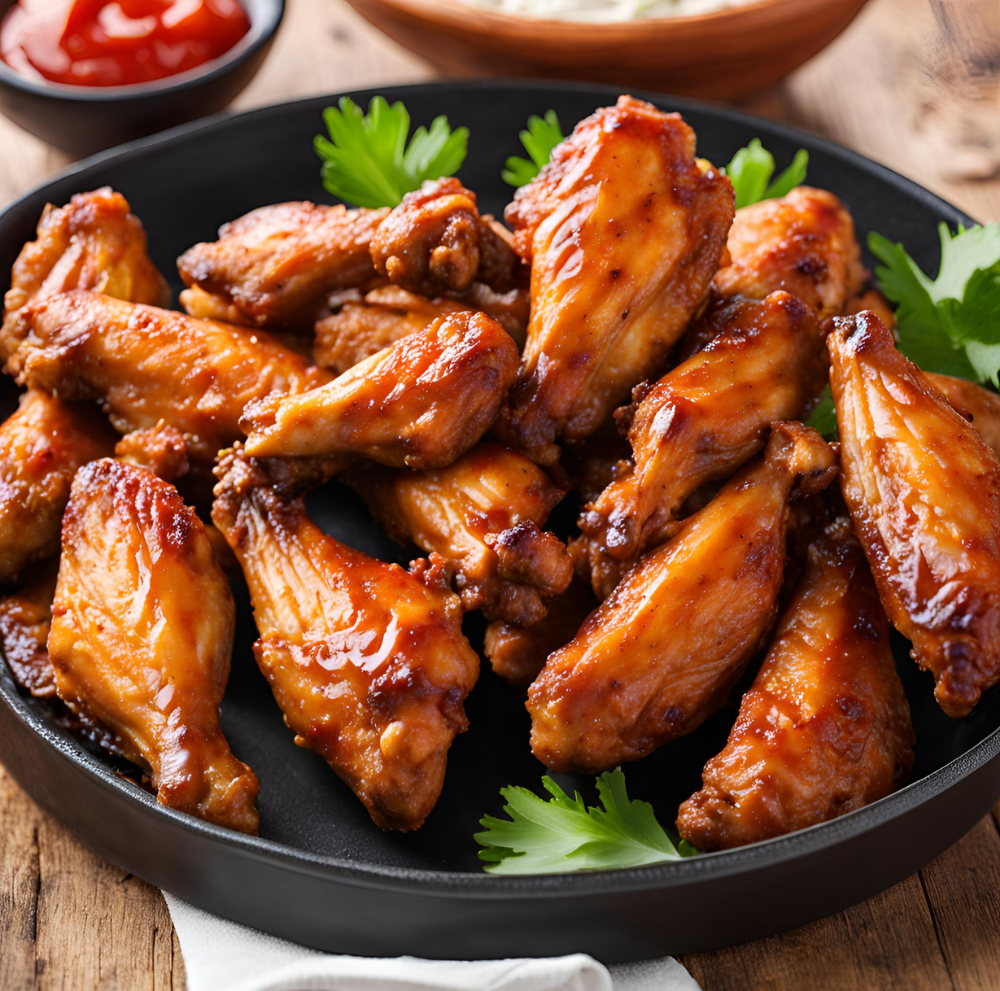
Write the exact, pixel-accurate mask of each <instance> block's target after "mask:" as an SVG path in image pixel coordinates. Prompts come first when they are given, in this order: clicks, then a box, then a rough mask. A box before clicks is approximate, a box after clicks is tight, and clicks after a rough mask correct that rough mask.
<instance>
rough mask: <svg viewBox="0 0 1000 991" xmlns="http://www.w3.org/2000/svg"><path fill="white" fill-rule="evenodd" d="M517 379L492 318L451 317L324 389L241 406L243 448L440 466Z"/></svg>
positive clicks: (509, 345) (481, 428) (489, 417)
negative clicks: (244, 444) (244, 437)
mask: <svg viewBox="0 0 1000 991" xmlns="http://www.w3.org/2000/svg"><path fill="white" fill-rule="evenodd" d="M516 374H517V348H516V347H515V346H514V342H513V341H512V340H511V339H510V335H509V334H507V332H506V331H504V330H503V328H502V327H501V326H500V325H499V324H498V323H496V321H494V320H491V319H490V318H489V317H487V316H486V315H485V314H482V313H473V312H471V311H468V310H466V311H463V312H460V313H453V314H449V315H447V316H445V317H443V318H441V319H438V320H435V321H434V322H433V323H432V324H431V325H430V326H428V327H426V328H425V329H424V330H422V331H420V332H418V333H416V334H411V335H410V336H409V337H405V338H403V340H401V341H397V342H396V343H395V344H394V345H392V347H389V348H386V349H385V350H384V351H380V352H379V353H378V354H375V355H372V356H371V357H370V358H367V359H366V360H365V361H362V362H360V363H358V364H357V365H355V366H354V367H353V368H351V369H350V370H349V371H347V372H345V373H344V374H343V375H341V376H340V377H339V378H337V379H335V380H334V381H332V382H330V383H329V384H328V385H325V386H323V387H322V388H319V389H314V390H313V391H312V392H309V393H307V394H303V395H284V396H279V395H274V396H271V397H270V398H269V399H266V400H263V401H261V402H257V403H254V404H252V405H251V406H249V407H247V409H246V411H245V412H244V414H243V417H242V418H241V420H240V425H241V426H242V427H243V430H244V431H245V432H246V434H247V441H246V451H247V453H248V454H250V455H252V456H255V457H258V456H263V457H275V456H281V457H306V456H309V457H325V458H336V459H342V460H343V461H344V463H345V464H346V463H350V462H351V461H354V460H357V459H359V458H367V459H370V460H372V461H377V462H379V463H380V464H386V465H389V466H391V467H396V468H402V467H410V468H437V467H443V466H444V465H448V464H451V463H452V462H453V461H454V460H455V459H456V458H457V457H459V456H460V455H461V454H463V453H464V452H465V451H467V450H469V448H471V447H472V446H473V444H475V443H476V442H477V441H478V440H479V438H480V437H482V435H483V434H484V433H485V432H486V430H488V429H489V427H490V425H491V424H492V423H493V421H494V420H495V419H496V415H497V412H498V410H499V408H500V404H501V403H502V402H503V396H504V393H505V392H506V391H507V388H508V386H509V385H510V383H511V382H512V381H513V380H514V376H515V375H516Z"/></svg>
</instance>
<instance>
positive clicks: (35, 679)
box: [0, 558, 59, 698]
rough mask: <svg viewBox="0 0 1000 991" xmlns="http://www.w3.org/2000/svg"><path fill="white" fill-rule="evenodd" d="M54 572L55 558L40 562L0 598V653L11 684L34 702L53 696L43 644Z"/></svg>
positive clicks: (49, 622)
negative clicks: (0, 652) (22, 690)
mask: <svg viewBox="0 0 1000 991" xmlns="http://www.w3.org/2000/svg"><path fill="white" fill-rule="evenodd" d="M58 570H59V568H58V561H56V559H55V558H51V559H49V560H48V561H44V562H43V563H41V564H38V565H36V566H35V567H34V568H32V569H31V570H30V571H29V572H28V573H27V575H25V580H24V584H23V585H22V586H21V587H20V588H18V589H17V590H15V591H13V592H9V593H7V594H6V595H4V596H2V597H0V650H2V651H3V656H4V660H5V661H6V662H7V666H8V667H9V668H10V673H11V674H12V675H13V677H14V681H16V682H17V684H19V685H20V686H21V687H22V688H25V689H27V690H28V691H29V692H31V694H32V695H34V696H36V697H37V698H53V697H54V696H55V694H56V680H55V671H53V669H52V662H51V661H49V652H48V649H47V648H46V643H47V641H48V639H49V627H50V626H51V625H52V600H53V598H55V594H56V574H57V573H58Z"/></svg>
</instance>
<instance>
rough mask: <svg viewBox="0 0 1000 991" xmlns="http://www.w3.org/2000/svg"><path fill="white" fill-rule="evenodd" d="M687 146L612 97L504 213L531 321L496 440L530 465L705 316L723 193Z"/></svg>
mask: <svg viewBox="0 0 1000 991" xmlns="http://www.w3.org/2000/svg"><path fill="white" fill-rule="evenodd" d="M694 144H695V137H694V132H693V131H692V130H691V128H690V127H688V125H687V124H685V123H684V121H683V120H681V118H680V117H679V116H678V115H677V114H665V113H661V112H660V111H659V110H657V109H656V108H655V107H653V106H651V105H650V104H648V103H642V102H640V101H638V100H633V99H632V98H631V97H625V96H623V97H622V98H621V99H620V100H619V101H618V104H617V106H614V107H606V108H604V109H602V110H598V111H597V113H595V114H594V115H592V116H591V117H588V118H587V119H586V120H584V121H581V122H580V123H579V124H578V125H577V126H576V129H575V130H574V131H573V134H572V135H571V136H570V137H569V138H567V139H566V140H565V141H564V142H563V143H562V144H560V145H559V146H558V147H557V148H556V149H555V150H554V151H553V153H552V159H551V161H550V162H549V164H548V165H547V166H546V167H545V168H544V169H543V170H542V172H541V174H540V175H539V176H538V177H537V178H536V179H535V180H534V181H533V182H531V183H529V184H528V185H527V186H523V187H522V188H521V189H519V190H518V191H517V193H516V195H515V198H514V202H513V203H512V204H511V205H510V206H509V207H508V208H507V213H506V218H507V220H508V222H509V223H510V224H511V225H512V226H513V228H514V230H515V232H516V234H515V238H516V245H517V248H518V250H519V252H520V253H521V255H522V257H523V258H524V259H525V260H526V261H530V263H531V320H530V323H529V326H528V340H527V344H526V345H525V349H524V354H523V357H522V360H521V368H520V372H519V375H518V381H517V383H516V384H515V386H514V388H513V389H512V390H511V393H510V398H509V409H508V410H506V412H505V415H504V416H503V417H502V418H501V420H500V422H499V424H498V436H499V437H500V439H501V440H503V441H504V442H505V443H507V444H509V445H510V446H511V447H514V448H515V449H518V450H522V451H524V452H525V453H527V454H528V455H529V456H530V457H531V458H532V459H533V460H536V461H539V462H540V463H545V464H548V463H553V462H554V461H556V460H557V459H558V457H559V449H558V447H557V446H556V445H555V443H554V442H555V441H556V440H557V439H560V438H563V439H567V440H578V439H581V438H584V437H587V436H589V435H590V434H592V433H593V432H594V431H595V430H597V429H598V428H599V427H600V426H601V424H602V423H603V422H604V421H605V420H606V419H607V418H608V416H609V415H610V413H611V411H612V410H613V409H614V408H615V407H616V406H618V405H619V404H620V403H621V402H622V401H623V400H624V399H626V398H627V396H628V394H629V390H630V389H631V388H632V387H633V386H634V385H636V384H638V382H639V381H641V380H642V379H643V378H645V377H647V376H648V375H650V374H652V373H653V372H655V371H656V369H657V368H658V367H659V366H660V365H661V364H662V363H663V362H664V360H665V359H666V357H667V355H668V353H669V350H670V348H671V346H672V345H673V343H674V342H675V341H676V340H677V338H678V337H679V336H680V335H681V334H682V333H683V331H684V328H685V327H686V326H687V324H688V323H689V322H690V320H691V318H692V316H693V315H695V314H696V313H697V311H698V310H699V309H700V308H701V307H702V306H703V305H704V303H705V300H706V299H707V296H708V291H709V285H710V283H711V280H712V276H713V275H714V274H715V270H716V268H717V266H718V264H719V259H720V258H721V256H722V252H723V250H724V248H725V242H726V235H727V233H728V231H729V226H730V223H731V222H732V219H733V191H732V187H731V186H730V184H729V181H728V180H727V179H726V178H725V177H724V176H723V175H721V174H720V173H719V172H717V171H716V170H715V169H713V168H712V167H711V166H710V165H709V164H708V163H706V162H700V161H698V160H697V159H696V158H695V153H694V152H695V149H694Z"/></svg>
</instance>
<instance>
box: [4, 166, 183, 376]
mask: <svg viewBox="0 0 1000 991" xmlns="http://www.w3.org/2000/svg"><path fill="white" fill-rule="evenodd" d="M69 289H93V290H94V291H95V292H103V293H106V294H107V295H108V296H114V297H115V298H117V299H130V300H132V301H133V302H136V303H151V304H153V305H154V306H166V305H167V302H168V300H169V298H170V292H169V290H168V289H167V283H166V282H165V281H164V278H163V276H162V275H160V273H159V272H158V271H157V269H156V266H155V265H154V264H153V263H152V262H151V261H150V259H149V255H148V254H146V232H145V231H144V230H143V229H142V224H141V223H139V220H138V218H137V217H134V216H133V215H132V214H131V213H130V212H129V205H128V201H127V200H126V199H125V197H124V196H122V195H121V193H116V192H113V191H112V190H111V189H109V188H108V187H107V186H105V187H103V188H101V189H97V190H95V191H94V192H92V193H79V194H77V195H76V196H74V197H73V198H72V199H71V200H70V201H69V203H67V204H66V206H62V207H54V206H52V204H51V203H50V204H49V205H48V206H46V207H45V210H44V212H43V213H42V219H41V220H39V222H38V238H37V240H35V241H29V242H28V243H27V244H26V245H25V246H24V247H23V248H22V249H21V253H20V254H19V255H18V256H17V261H15V262H14V268H13V270H12V271H11V278H10V289H8V290H7V294H6V295H5V296H4V319H5V320H7V319H9V318H10V317H11V316H12V315H13V314H14V313H16V311H17V310H19V309H20V308H21V307H22V306H25V305H27V304H28V303H29V302H31V301H32V300H39V299H45V298H46V297H47V296H54V295H55V294H56V293H60V292H66V291H67V290H69ZM0 340H3V341H4V342H6V341H8V340H9V338H8V337H7V335H2V336H0ZM7 346H8V345H7V344H6V343H4V344H3V345H2V348H3V349H2V350H0V358H2V359H4V360H6V359H7V358H8V357H9V354H10V352H9V350H6V348H7Z"/></svg>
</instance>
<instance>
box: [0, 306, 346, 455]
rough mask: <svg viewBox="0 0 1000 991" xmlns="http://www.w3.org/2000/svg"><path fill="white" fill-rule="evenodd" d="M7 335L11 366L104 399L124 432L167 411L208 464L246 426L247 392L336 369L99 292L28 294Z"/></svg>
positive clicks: (294, 388)
mask: <svg viewBox="0 0 1000 991" xmlns="http://www.w3.org/2000/svg"><path fill="white" fill-rule="evenodd" d="M0 339H2V341H3V344H4V345H5V346H6V348H7V353H8V354H10V359H9V361H8V363H7V368H6V370H7V371H8V372H9V373H11V374H13V375H14V376H15V377H16V378H17V380H18V382H19V383H20V384H22V385H27V386H29V387H32V388H38V389H44V390H45V391H47V392H51V393H54V394H56V395H58V396H60V397H61V398H63V399H100V400H101V401H102V402H103V403H104V407H105V409H106V411H107V412H108V413H109V414H110V416H111V421H112V423H113V424H114V425H115V427H116V428H117V429H118V430H120V431H121V432H122V433H128V432H129V431H131V430H141V429H147V428H151V427H155V426H156V424H157V423H159V422H160V421H161V420H163V421H164V422H165V423H167V424H169V425H170V426H172V427H175V428H176V429H177V430H179V431H181V433H183V434H184V436H185V440H186V441H187V443H188V450H189V454H190V456H191V459H192V461H194V462H198V463H202V464H205V463H207V464H211V463H212V461H213V460H214V458H215V455H216V453H217V452H218V451H219V450H220V449H221V448H223V447H226V446H228V445H229V444H231V443H232V442H233V441H234V440H235V439H236V438H237V437H239V436H240V430H239V418H240V414H241V413H242V412H243V408H244V407H245V406H246V404H247V403H248V402H250V401H251V400H254V399H259V398H262V397H264V396H267V395H270V394H271V393H273V392H279V393H297V392H303V391H305V390H306V389H311V388H313V387H315V386H317V385H320V384H322V383H323V382H326V381H328V380H329V378H330V376H329V374H328V373H326V372H324V371H322V370H321V369H318V368H314V367H312V366H311V365H309V364H308V363H307V362H306V361H305V359H303V358H301V357H299V356H298V355H297V354H295V353H293V352H291V351H289V350H288V349H287V348H284V347H282V346H281V345H279V344H277V343H276V342H274V341H272V340H271V339H270V338H268V337H267V335H266V334H264V333H262V332H260V331H250V330H247V329H244V328H241V327H234V326H231V325H229V324H224V323H217V322H215V321H212V320H197V319H195V318H194V317H189V316H186V315H184V314H183V313H175V312H174V311H172V310H161V309H159V308H157V307H155V306H139V305H135V304H132V303H126V302H122V301H120V300H116V299H112V298H111V297H110V296H104V295H101V294H100V293H91V292H79V291H75V292H69V293H62V294H60V295H58V296H53V297H51V298H50V299H47V300H44V301H42V302H40V303H32V304H29V305H28V306H26V307H24V308H23V309H22V310H21V311H20V312H19V313H18V315H17V318H16V319H15V320H13V321H11V322H10V323H9V324H8V325H6V326H5V327H4V330H3V333H2V335H0Z"/></svg>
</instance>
